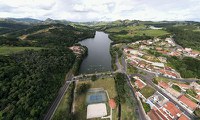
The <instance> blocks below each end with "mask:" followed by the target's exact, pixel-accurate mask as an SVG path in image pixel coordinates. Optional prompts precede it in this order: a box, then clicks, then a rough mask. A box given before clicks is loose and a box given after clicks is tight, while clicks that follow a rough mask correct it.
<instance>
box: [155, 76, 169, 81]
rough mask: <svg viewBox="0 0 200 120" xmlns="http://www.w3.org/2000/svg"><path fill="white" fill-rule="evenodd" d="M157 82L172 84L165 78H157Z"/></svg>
mask: <svg viewBox="0 0 200 120" xmlns="http://www.w3.org/2000/svg"><path fill="white" fill-rule="evenodd" d="M155 80H156V81H158V82H160V81H162V82H170V80H169V79H167V78H163V77H155Z"/></svg>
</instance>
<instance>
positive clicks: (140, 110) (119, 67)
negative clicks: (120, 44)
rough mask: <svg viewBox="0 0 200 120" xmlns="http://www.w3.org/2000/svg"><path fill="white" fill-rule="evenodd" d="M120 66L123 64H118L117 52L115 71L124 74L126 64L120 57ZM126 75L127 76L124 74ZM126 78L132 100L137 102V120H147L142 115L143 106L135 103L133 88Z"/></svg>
mask: <svg viewBox="0 0 200 120" xmlns="http://www.w3.org/2000/svg"><path fill="white" fill-rule="evenodd" d="M122 64H123V65H121V64H120V62H119V59H118V54H117V52H116V65H117V68H118V70H117V71H119V72H121V73H124V74H126V70H125V68H126V63H125V59H124V56H122ZM123 66H125V67H123ZM126 75H127V74H126ZM127 78H128V79H126V80H127V83H128V86H129V88H130V90H131V92H132V96H133V99H135V100H136V102H137V106H136V112H137V115H138V117H139V120H147V119H146V117H145V116H146V113H144V111H143V106H141V105H140V104H139V103H138V102H139V101H137V97H136V96H135V91H134V90H133V88H132V86H131V82H130V77H129V76H128V75H127Z"/></svg>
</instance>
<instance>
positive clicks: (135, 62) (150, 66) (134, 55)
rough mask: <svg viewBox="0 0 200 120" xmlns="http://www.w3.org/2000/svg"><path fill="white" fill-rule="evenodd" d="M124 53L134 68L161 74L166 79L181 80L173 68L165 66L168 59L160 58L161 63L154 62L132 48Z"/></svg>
mask: <svg viewBox="0 0 200 120" xmlns="http://www.w3.org/2000/svg"><path fill="white" fill-rule="evenodd" d="M124 53H125V54H126V57H127V59H126V62H128V63H129V64H131V65H132V66H135V67H139V68H141V69H145V70H147V71H149V72H154V73H156V74H161V75H163V76H166V77H171V78H180V74H179V73H178V72H176V71H175V70H174V69H172V68H171V67H168V66H165V65H164V63H166V58H164V57H159V58H158V59H159V60H160V62H152V61H148V60H145V59H143V58H142V56H143V55H144V54H145V53H143V52H141V51H139V50H134V49H132V48H125V49H124Z"/></svg>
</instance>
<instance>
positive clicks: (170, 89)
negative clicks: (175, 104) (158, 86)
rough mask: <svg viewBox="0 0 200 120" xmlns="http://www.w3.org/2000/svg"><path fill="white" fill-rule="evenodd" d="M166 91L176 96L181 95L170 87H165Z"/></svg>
mask: <svg viewBox="0 0 200 120" xmlns="http://www.w3.org/2000/svg"><path fill="white" fill-rule="evenodd" d="M166 91H167V92H169V93H170V94H171V95H173V96H174V97H176V98H178V97H179V96H181V93H180V92H178V91H176V90H174V89H172V88H166Z"/></svg>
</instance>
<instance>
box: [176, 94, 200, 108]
mask: <svg viewBox="0 0 200 120" xmlns="http://www.w3.org/2000/svg"><path fill="white" fill-rule="evenodd" d="M178 100H179V101H180V103H181V104H182V105H184V106H185V107H186V108H188V109H190V110H191V111H194V110H195V109H196V108H197V106H198V105H197V104H196V103H195V102H193V101H191V100H190V99H189V98H187V97H186V96H185V95H181V96H180V97H179V99H178Z"/></svg>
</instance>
